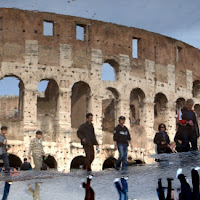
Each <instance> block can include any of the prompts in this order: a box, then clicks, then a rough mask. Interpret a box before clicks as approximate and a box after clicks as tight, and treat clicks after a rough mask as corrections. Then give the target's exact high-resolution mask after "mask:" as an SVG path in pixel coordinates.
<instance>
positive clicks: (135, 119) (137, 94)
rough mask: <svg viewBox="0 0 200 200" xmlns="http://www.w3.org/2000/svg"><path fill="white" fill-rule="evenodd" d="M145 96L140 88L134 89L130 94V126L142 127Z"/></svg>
mask: <svg viewBox="0 0 200 200" xmlns="http://www.w3.org/2000/svg"><path fill="white" fill-rule="evenodd" d="M144 99H145V94H144V92H143V91H142V90H141V89H140V88H136V89H133V90H132V91H131V94H130V125H131V127H133V126H134V125H140V120H141V118H142V116H143V112H144V111H143V109H144Z"/></svg>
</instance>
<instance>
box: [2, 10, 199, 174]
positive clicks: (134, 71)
mask: <svg viewBox="0 0 200 200" xmlns="http://www.w3.org/2000/svg"><path fill="white" fill-rule="evenodd" d="M46 24H47V25H49V26H50V27H51V29H52V32H51V33H48V34H46V33H45V29H44V27H45V25H46ZM78 29H81V30H82V34H83V35H82V37H81V38H78V35H77V30H78ZM134 49H135V50H134ZM104 63H108V64H110V66H111V68H113V69H114V72H115V80H114V81H105V80H102V68H103V65H104ZM199 66H200V51H199V50H198V49H196V48H194V47H192V46H190V45H188V44H185V43H183V42H181V41H178V40H175V39H172V38H169V37H165V36H162V35H160V34H156V33H152V32H149V31H145V30H141V29H136V28H132V27H125V26H121V25H116V24H111V23H105V22H101V21H95V20H91V19H84V18H78V17H73V16H65V15H59V14H53V13H45V12H36V11H24V10H18V9H7V8H1V9H0V67H1V69H0V78H1V79H3V78H4V77H17V78H18V79H19V80H20V84H19V91H20V95H19V97H10V96H9V97H1V99H0V109H1V115H0V117H1V119H0V125H7V126H8V127H9V134H8V139H9V143H10V144H11V145H12V149H11V150H10V152H9V153H10V157H12V160H13V162H15V163H14V164H13V165H17V162H18V164H19V162H20V160H22V159H23V158H24V157H25V156H26V155H27V149H28V147H29V142H30V139H32V138H33V137H35V131H36V130H39V129H40V130H42V131H43V133H44V137H43V139H44V140H43V141H44V142H43V143H44V148H45V152H46V153H48V154H50V157H49V158H51V161H49V162H51V165H52V166H51V167H55V168H57V169H58V170H61V171H63V170H65V171H68V170H69V169H70V168H76V167H77V166H79V165H80V164H81V162H83V160H84V157H83V156H84V152H83V149H82V146H81V145H80V142H79V140H78V138H77V136H76V130H77V128H78V127H79V125H80V124H81V123H83V122H84V121H85V114H86V113H87V112H92V113H93V114H94V126H95V130H96V135H97V139H98V141H99V143H100V144H101V145H100V149H101V152H100V154H97V155H96V159H95V161H94V163H93V169H95V170H101V169H102V168H105V167H106V166H109V165H110V166H111V165H112V162H113V160H114V158H117V152H115V151H114V145H113V141H112V136H113V128H114V126H115V125H117V122H118V120H117V118H118V117H119V116H120V115H124V116H126V119H127V120H126V125H127V127H128V128H130V131H131V136H132V143H133V146H134V149H133V151H131V150H130V151H129V156H128V157H129V158H128V159H129V162H130V163H133V162H135V161H139V160H140V161H142V162H145V163H150V162H151V161H152V159H151V157H150V154H151V153H154V144H153V142H152V140H153V137H154V134H155V131H156V130H157V126H158V123H160V122H164V123H166V125H167V129H168V133H169V135H170V138H171V140H173V137H174V134H175V131H176V114H177V110H178V109H179V108H180V107H182V106H183V105H184V101H185V100H186V99H187V98H193V99H194V101H195V110H196V111H197V114H198V117H200V99H199V97H200V76H199ZM42 80H48V81H49V82H48V86H47V89H46V91H45V93H44V95H41V94H40V93H39V92H38V89H37V88H38V83H39V82H40V81H42ZM15 106H17V108H18V116H17V117H12V116H11V117H6V116H7V115H8V113H10V112H12V110H13V109H14V107H15ZM133 119H135V122H134V123H133V121H134V120H133ZM14 160H15V161H14Z"/></svg>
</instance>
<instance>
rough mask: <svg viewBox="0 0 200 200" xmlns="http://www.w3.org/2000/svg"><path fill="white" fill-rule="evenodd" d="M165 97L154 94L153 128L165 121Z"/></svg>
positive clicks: (160, 94) (155, 128) (166, 101)
mask: <svg viewBox="0 0 200 200" xmlns="http://www.w3.org/2000/svg"><path fill="white" fill-rule="evenodd" d="M167 103H168V100H167V97H166V96H165V95H164V94H162V93H158V94H156V96H155V98H154V130H157V129H158V125H159V124H160V123H166V122H167V116H166V114H167Z"/></svg>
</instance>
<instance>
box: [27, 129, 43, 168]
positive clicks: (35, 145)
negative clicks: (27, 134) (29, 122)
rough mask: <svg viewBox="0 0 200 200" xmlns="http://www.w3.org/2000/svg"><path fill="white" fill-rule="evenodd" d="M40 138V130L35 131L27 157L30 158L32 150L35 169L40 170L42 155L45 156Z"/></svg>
mask: <svg viewBox="0 0 200 200" xmlns="http://www.w3.org/2000/svg"><path fill="white" fill-rule="evenodd" d="M41 138H42V132H41V131H37V132H36V137H35V138H34V139H32V140H31V143H30V146H29V152H28V156H29V159H31V152H32V156H33V162H34V164H35V170H36V171H39V170H41V167H42V161H43V156H45V153H44V149H43V146H42V140H41Z"/></svg>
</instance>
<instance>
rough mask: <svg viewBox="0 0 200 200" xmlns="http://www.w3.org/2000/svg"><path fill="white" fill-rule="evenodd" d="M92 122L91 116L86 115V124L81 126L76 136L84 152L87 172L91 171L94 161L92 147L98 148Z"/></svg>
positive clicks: (90, 114) (89, 114)
mask: <svg viewBox="0 0 200 200" xmlns="http://www.w3.org/2000/svg"><path fill="white" fill-rule="evenodd" d="M92 121H93V114H92V113H88V114H87V115H86V123H84V124H82V125H81V126H80V127H79V129H78V131H77V136H78V138H79V139H80V140H81V144H82V145H83V148H84V150H85V154H86V158H85V165H86V170H87V171H88V172H90V171H92V169H91V164H92V162H93V160H94V145H97V146H98V142H97V140H96V136H95V131H94V127H93V124H92Z"/></svg>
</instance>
